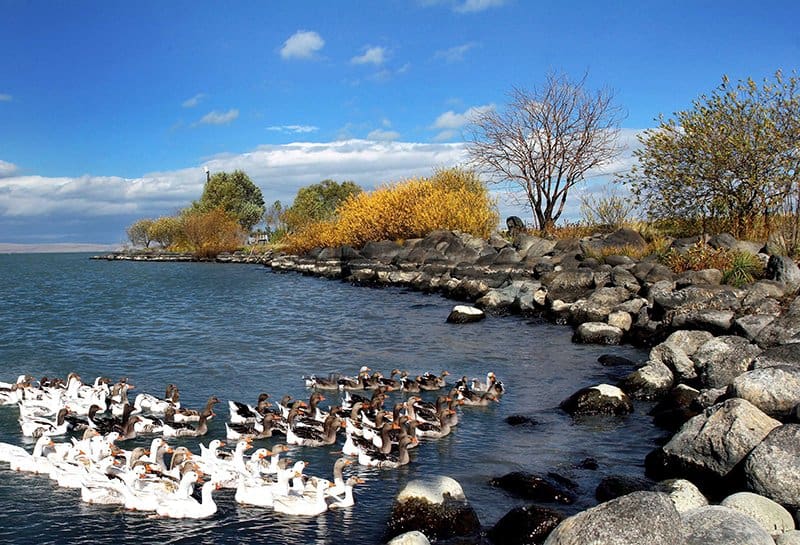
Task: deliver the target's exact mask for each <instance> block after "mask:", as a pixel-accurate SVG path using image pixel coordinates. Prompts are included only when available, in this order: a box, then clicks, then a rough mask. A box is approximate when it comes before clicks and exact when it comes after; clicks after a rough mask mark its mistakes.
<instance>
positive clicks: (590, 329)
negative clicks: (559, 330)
mask: <svg viewBox="0 0 800 545" xmlns="http://www.w3.org/2000/svg"><path fill="white" fill-rule="evenodd" d="M554 310H555V308H554ZM622 336H623V331H622V330H621V329H620V328H618V327H615V326H613V325H609V324H607V323H604V322H585V323H582V324H581V325H579V326H578V329H577V330H575V334H574V335H573V336H572V341H573V342H577V343H583V344H619V343H620V342H621V341H622Z"/></svg>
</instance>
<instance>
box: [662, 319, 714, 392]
mask: <svg viewBox="0 0 800 545" xmlns="http://www.w3.org/2000/svg"><path fill="white" fill-rule="evenodd" d="M675 333H681V331H676V332H675ZM675 333H673V335H675ZM709 335H710V334H709ZM670 339H673V336H670V337H668V338H667V340H666V341H664V342H663V343H661V344H658V345H656V346H654V347H653V348H652V349H651V350H650V360H651V361H659V362H661V363H663V364H664V365H666V366H667V367H668V368H669V369H670V370H672V372H673V373H674V374H675V375H676V376H677V377H678V380H681V381H686V380H693V379H695V378H697V370H696V369H695V366H694V360H692V359H691V358H690V357H689V356H688V354H687V353H686V352H685V351H684V350H683V348H680V347H681V346H686V347H687V348H688V349H689V350H690V351H691V352H692V353H694V350H691V348H692V346H691V345H687V344H681V343H680V342H676V341H675V340H673V342H670Z"/></svg>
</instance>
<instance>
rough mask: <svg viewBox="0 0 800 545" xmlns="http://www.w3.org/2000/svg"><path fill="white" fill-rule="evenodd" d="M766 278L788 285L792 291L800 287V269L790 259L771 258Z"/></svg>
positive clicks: (782, 257)
mask: <svg viewBox="0 0 800 545" xmlns="http://www.w3.org/2000/svg"><path fill="white" fill-rule="evenodd" d="M764 276H765V277H766V278H767V280H775V281H776V282H780V283H781V284H784V285H786V287H787V288H788V289H789V290H790V291H793V290H796V289H797V288H798V287H800V268H798V266H797V263H795V262H794V261H793V260H792V258H790V257H786V256H778V255H772V256H770V258H769V261H767V268H766V270H765V271H764Z"/></svg>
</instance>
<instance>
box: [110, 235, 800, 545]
mask: <svg viewBox="0 0 800 545" xmlns="http://www.w3.org/2000/svg"><path fill="white" fill-rule="evenodd" d="M692 242H693V241H689V240H686V241H676V242H675V243H674V247H676V248H677V249H678V250H679V251H680V250H681V248H682V246H681V245H683V247H684V248H688V247H689V245H690V244H692ZM644 244H645V242H644V240H643V239H642V238H641V236H639V234H638V233H636V232H633V231H629V230H620V231H617V232H615V233H612V234H610V235H603V236H600V235H598V236H595V237H590V238H587V239H581V240H575V239H573V240H561V241H552V240H546V239H543V238H539V237H535V236H531V235H525V234H521V235H518V236H516V237H515V238H514V240H513V241H508V240H506V239H504V238H502V237H500V236H494V237H492V238H491V239H489V240H488V241H487V240H482V239H478V238H475V237H472V236H469V235H465V234H463V233H458V232H451V231H436V232H434V233H431V234H430V235H429V236H427V237H425V238H424V239H417V240H406V241H403V243H396V242H392V241H381V242H372V243H368V244H367V245H365V246H364V247H363V248H361V249H358V250H357V249H354V248H350V247H341V248H327V249H320V250H315V251H312V252H309V253H308V254H306V255H304V256H296V255H282V254H276V255H272V254H266V255H262V256H257V257H254V256H250V257H253V259H254V260H253V261H244V260H240V259H242V258H241V257H236V258H233V257H231V258H229V257H227V256H222V257H223V258H222V259H218V261H222V262H251V263H262V264H264V265H266V266H269V267H271V268H272V270H273V271H276V272H299V273H302V274H308V275H314V276H321V277H326V278H331V279H341V280H344V281H348V282H352V283H356V284H366V285H378V286H380V285H395V286H405V287H410V288H413V289H417V290H421V291H425V292H438V293H441V294H442V295H444V296H446V297H449V298H452V299H455V300H457V301H463V302H468V303H470V304H473V305H475V306H476V307H479V308H481V309H483V310H485V311H486V312H490V313H498V314H502V313H523V314H537V315H544V316H547V317H549V318H550V319H552V320H554V321H556V322H558V323H562V324H570V325H572V326H573V327H574V328H575V334H574V341H575V342H586V343H603V344H609V345H614V344H619V343H622V342H632V343H636V344H639V345H645V346H650V347H651V349H650V353H649V358H648V360H647V361H646V362H642V365H641V366H640V367H639V368H638V369H637V370H635V371H634V372H632V373H631V374H629V375H628V376H627V377H625V378H624V379H623V380H622V381H620V383H619V384H616V385H596V386H594V387H592V388H585V389H582V390H580V391H579V392H576V394H575V395H574V396H572V397H571V398H570V399H569V400H565V402H564V403H563V404H562V409H563V410H566V411H568V412H570V413H571V414H576V415H580V414H585V413H588V414H605V415H608V416H607V418H615V415H618V414H625V412H627V411H629V410H632V407H633V402H632V401H631V400H636V399H648V400H657V401H658V404H657V405H656V407H655V409H654V411H653V417H654V422H655V424H656V425H658V426H661V427H663V428H665V429H667V430H669V431H670V432H672V433H673V434H674V435H673V436H672V438H671V439H670V440H669V441H668V442H667V443H666V444H665V445H664V446H663V447H659V448H658V449H656V450H655V451H653V452H652V453H651V454H650V455H649V456H648V457H647V460H646V463H645V465H646V469H647V474H648V476H649V477H651V478H653V479H655V480H657V481H659V482H658V485H657V486H656V487H655V489H653V487H652V486H650V485H648V484H647V483H624V486H618V487H616V488H615V492H614V493H613V494H610V497H609V496H608V495H607V496H605V499H606V500H608V501H605V502H604V503H601V504H600V505H598V506H597V507H594V508H592V509H589V510H587V511H584V512H582V513H579V514H577V515H575V516H573V517H570V518H569V519H566V520H564V521H560V519H559V518H557V517H556V518H555V519H554V517H553V513H552V511H551V510H549V509H544V511H543V510H542V508H538V507H535V506H531V508H530V509H527V510H523V511H522V512H516V511H517V510H515V512H513V513H509V515H508V516H507V517H512V518H513V520H514V523H513V524H511V525H510V529H503V528H501V529H498V527H499V526H501V525H502V523H503V520H505V518H506V517H504V519H503V520H501V521H499V522H498V523H497V526H496V527H495V528H493V529H492V530H490V531H489V535H490V536H491V539H492V542H493V543H495V544H496V545H501V544H504V543H546V544H549V545H553V544H573V543H574V544H578V543H585V542H586V539H587V536H589V535H591V536H594V539H596V541H593V543H627V544H638V543H642V544H644V543H648V544H651V543H670V544H680V543H686V544H695V543H698V544H699V543H703V544H704V545H716V544H720V545H722V544H728V543H753V544H760V543H767V544H771V543H777V544H783V545H785V544H792V543H800V531H798V530H796V529H795V527H796V520H797V519H798V517H799V515H798V509H800V423H798V422H800V298H799V297H796V292H797V290H798V288H800V269H798V267H797V265H796V264H795V263H794V262H793V261H792V260H791V259H789V258H787V257H783V256H779V255H769V254H767V253H766V252H765V251H764V250H765V248H762V245H759V244H754V243H750V242H743V241H736V240H735V239H733V237H730V236H729V235H720V236H717V237H713V238H712V239H711V240H709V241H708V244H709V245H711V246H712V247H715V248H732V249H737V250H739V251H746V252H750V253H753V254H754V255H758V256H759V258H760V259H762V260H763V261H764V262H765V263H766V264H767V276H768V279H767V280H760V281H758V282H755V283H753V284H751V285H748V286H745V287H743V288H734V287H731V286H727V285H724V284H722V277H723V275H722V272H721V271H719V270H715V269H708V270H703V271H689V272H686V273H683V274H680V275H678V274H674V273H673V272H672V271H671V270H670V269H668V268H667V267H665V266H664V265H661V264H660V263H658V262H657V261H655V260H649V259H644V260H642V261H638V262H637V261H634V260H633V259H631V258H629V257H627V256H625V255H613V253H612V255H606V254H608V253H609V252H608V251H604V249H606V250H608V249H613V248H620V247H626V246H628V247H631V246H633V247H635V246H642V245H644ZM603 255H605V257H596V256H603ZM99 257H100V258H110V257H102V256H99ZM113 259H122V258H120V257H114V258H113ZM131 259H133V257H131ZM146 259H148V258H146V257H140V260H146ZM227 259H230V260H229V261H225V260H227ZM256 259H259V260H260V261H259V260H256ZM150 260H165V259H150ZM173 260H179V259H173ZM642 488H647V490H642ZM711 504H714V505H711ZM542 512H544V513H545V514H544V515H542ZM512 515H513V516H512ZM538 517H545V518H546V520H547V521H549V522H548V524H544V525H543V524H540V523H539V518H538ZM554 520H555V522H556V523H557V522H559V521H560V524H558V526H557V527H556V528H555V530H553V527H554V526H555V525H554V524H553V522H554ZM507 526H508V525H507ZM545 527H546V532H545V531H544V530H545ZM531 528H534V529H537V530H536V531H533V530H530V529H531ZM419 529H420V530H422V532H423V533H424V532H425V528H419ZM526 529H527V530H526ZM551 530H552V532H551ZM526 532H527V533H526ZM548 535H549V537H548Z"/></svg>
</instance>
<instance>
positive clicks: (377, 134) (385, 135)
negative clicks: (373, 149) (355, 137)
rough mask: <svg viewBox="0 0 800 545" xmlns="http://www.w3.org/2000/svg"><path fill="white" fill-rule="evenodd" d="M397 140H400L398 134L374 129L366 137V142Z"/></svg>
mask: <svg viewBox="0 0 800 545" xmlns="http://www.w3.org/2000/svg"><path fill="white" fill-rule="evenodd" d="M398 138H400V133H399V132H397V131H388V130H384V129H375V130H374V131H372V132H370V133H369V134H368V135H367V140H380V141H392V140H397V139H398Z"/></svg>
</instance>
